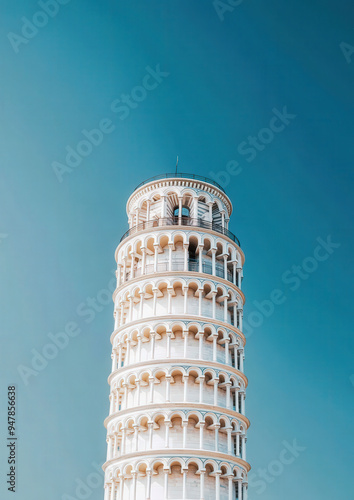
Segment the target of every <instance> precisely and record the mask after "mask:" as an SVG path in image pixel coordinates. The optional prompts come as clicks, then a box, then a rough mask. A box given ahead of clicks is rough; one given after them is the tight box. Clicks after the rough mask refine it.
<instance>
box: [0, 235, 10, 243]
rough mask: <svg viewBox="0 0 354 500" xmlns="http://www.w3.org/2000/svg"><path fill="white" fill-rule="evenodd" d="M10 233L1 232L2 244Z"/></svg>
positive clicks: (0, 240) (0, 241)
mask: <svg viewBox="0 0 354 500" xmlns="http://www.w3.org/2000/svg"><path fill="white" fill-rule="evenodd" d="M8 236H9V235H8V234H6V233H0V245H1V243H2V242H3V241H4V240H6V238H7V237H8Z"/></svg>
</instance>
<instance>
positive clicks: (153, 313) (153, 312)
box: [152, 288, 158, 316]
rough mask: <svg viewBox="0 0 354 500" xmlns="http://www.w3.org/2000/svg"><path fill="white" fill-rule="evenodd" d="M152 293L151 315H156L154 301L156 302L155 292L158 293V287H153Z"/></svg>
mask: <svg viewBox="0 0 354 500" xmlns="http://www.w3.org/2000/svg"><path fill="white" fill-rule="evenodd" d="M152 293H153V295H154V297H153V299H152V300H153V303H152V315H153V316H156V302H157V293H158V289H157V288H155V289H153V290H152Z"/></svg>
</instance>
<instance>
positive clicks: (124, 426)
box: [103, 174, 250, 500]
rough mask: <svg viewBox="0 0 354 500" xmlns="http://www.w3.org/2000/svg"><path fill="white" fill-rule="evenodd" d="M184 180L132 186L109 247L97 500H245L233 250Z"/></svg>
mask: <svg viewBox="0 0 354 500" xmlns="http://www.w3.org/2000/svg"><path fill="white" fill-rule="evenodd" d="M231 212H232V205H231V202H230V199H229V198H228V197H227V196H226V194H225V192H224V190H223V189H222V188H221V186H219V185H217V184H216V183H215V182H214V181H212V180H210V179H205V178H202V177H199V176H195V175H192V174H177V175H175V174H166V175H164V176H159V177H157V178H153V179H149V180H147V181H145V182H144V183H142V184H141V185H139V186H138V187H137V188H136V189H135V191H134V192H133V194H132V195H131V196H130V198H129V200H128V203H127V214H128V221H129V230H128V231H127V232H126V233H125V234H124V235H123V237H122V238H121V240H120V243H119V245H118V247H117V250H116V254H115V258H116V261H117V288H116V290H115V292H114V294H113V300H114V331H113V333H112V335H111V343H112V372H111V374H110V376H109V378H108V382H109V385H110V396H109V398H110V410H109V416H108V417H107V418H106V420H105V426H106V428H107V461H106V462H105V464H104V466H103V468H104V471H105V500H166V499H171V500H172V499H176V500H177V499H178V500H182V499H183V500H192V499H195V500H236V499H237V500H247V487H248V483H247V474H248V471H249V469H250V466H249V464H248V462H247V461H246V440H247V430H248V427H249V420H248V419H247V417H246V416H245V393H246V387H247V378H246V377H245V375H244V347H245V337H244V335H243V333H242V314H243V305H244V301H245V299H244V295H243V292H242V290H241V282H242V268H243V264H244V254H243V252H242V250H241V248H240V243H239V241H238V239H237V238H236V237H235V236H234V235H233V234H232V233H231V232H230V231H229V229H228V224H229V219H230V216H231Z"/></svg>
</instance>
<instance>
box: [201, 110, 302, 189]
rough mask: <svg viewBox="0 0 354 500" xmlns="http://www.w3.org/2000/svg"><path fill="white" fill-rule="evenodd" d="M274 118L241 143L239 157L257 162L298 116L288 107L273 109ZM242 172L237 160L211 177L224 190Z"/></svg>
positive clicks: (230, 162) (212, 173) (249, 161)
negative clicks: (278, 135) (289, 110)
mask: <svg viewBox="0 0 354 500" xmlns="http://www.w3.org/2000/svg"><path fill="white" fill-rule="evenodd" d="M272 113H273V116H272V117H271V119H270V120H269V124H268V127H264V128H261V129H260V130H259V132H258V133H257V135H255V136H253V135H249V136H248V137H247V140H245V141H242V142H240V144H239V145H238V146H237V152H238V154H239V155H241V156H243V157H245V160H246V161H247V162H248V163H251V162H252V161H253V160H255V159H256V158H257V156H258V154H259V152H261V151H264V149H265V148H266V147H267V146H268V145H269V144H270V143H271V142H273V140H274V138H275V136H276V135H277V134H279V133H280V132H283V130H285V128H286V127H287V126H288V125H290V123H291V121H292V120H294V119H295V118H296V115H294V114H293V113H289V112H288V108H287V106H283V109H282V110H281V111H279V110H278V109H277V108H273V109H272ZM241 172H242V166H241V165H240V163H239V162H238V161H237V160H230V161H229V162H228V163H227V164H226V167H225V170H220V171H219V172H213V171H212V170H211V171H210V172H209V176H210V177H211V178H212V179H214V180H215V181H216V182H217V183H218V184H220V185H221V186H222V187H223V188H226V186H228V185H229V183H230V180H231V177H232V176H237V175H239V174H240V173H241Z"/></svg>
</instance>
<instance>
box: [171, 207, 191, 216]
mask: <svg viewBox="0 0 354 500" xmlns="http://www.w3.org/2000/svg"><path fill="white" fill-rule="evenodd" d="M173 216H174V217H179V208H178V207H176V208H175V209H174V211H173ZM182 217H190V210H189V208H188V207H182Z"/></svg>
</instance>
